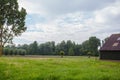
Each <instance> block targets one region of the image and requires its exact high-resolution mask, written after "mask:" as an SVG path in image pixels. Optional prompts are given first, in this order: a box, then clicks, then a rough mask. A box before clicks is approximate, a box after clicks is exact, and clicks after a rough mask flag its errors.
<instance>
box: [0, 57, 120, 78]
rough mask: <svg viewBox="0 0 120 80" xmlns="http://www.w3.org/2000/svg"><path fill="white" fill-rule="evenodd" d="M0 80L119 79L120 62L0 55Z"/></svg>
mask: <svg viewBox="0 0 120 80" xmlns="http://www.w3.org/2000/svg"><path fill="white" fill-rule="evenodd" d="M0 80H120V62H119V61H102V60H98V59H95V58H87V57H64V58H59V57H49V56H48V57H44V58H42V57H37V58H36V57H0Z"/></svg>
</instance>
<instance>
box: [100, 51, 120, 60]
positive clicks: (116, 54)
mask: <svg viewBox="0 0 120 80" xmlns="http://www.w3.org/2000/svg"><path fill="white" fill-rule="evenodd" d="M100 59H110V60H120V51H100Z"/></svg>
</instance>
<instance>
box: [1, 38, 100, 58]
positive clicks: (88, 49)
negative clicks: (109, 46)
mask: <svg viewBox="0 0 120 80" xmlns="http://www.w3.org/2000/svg"><path fill="white" fill-rule="evenodd" d="M100 45H101V43H100V39H98V38H96V37H95V36H93V37H90V38H89V39H88V40H86V41H84V42H83V43H82V44H77V43H75V42H74V41H71V40H67V41H64V40H63V41H61V42H60V43H57V44H56V43H55V41H49V42H45V43H42V44H39V43H38V42H37V41H34V42H33V43H31V44H23V45H20V44H19V45H18V46H15V45H12V46H10V45H7V46H5V47H4V52H3V53H4V55H60V51H63V52H64V55H67V56H80V55H81V56H82V55H91V56H98V55H99V50H98V47H100Z"/></svg>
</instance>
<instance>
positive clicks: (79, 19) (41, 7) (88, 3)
mask: <svg viewBox="0 0 120 80" xmlns="http://www.w3.org/2000/svg"><path fill="white" fill-rule="evenodd" d="M19 3H20V5H21V6H23V7H25V8H26V9H27V11H28V14H29V15H31V14H32V15H34V16H35V18H36V19H37V15H40V16H43V17H45V18H46V19H48V21H47V22H46V23H42V22H39V21H38V22H36V23H33V24H30V25H29V24H28V25H27V26H28V30H27V32H25V33H23V34H22V36H21V37H18V38H15V39H14V42H15V43H17V44H18V43H31V42H33V41H35V40H37V41H38V42H40V43H42V42H46V41H56V42H60V41H62V40H73V41H75V42H77V43H81V42H83V41H85V40H86V39H88V38H89V37H90V36H97V37H99V38H101V39H104V38H105V37H107V36H109V35H111V34H113V33H120V27H119V26H120V1H119V0H84V1H83V0H71V1H68V0H52V1H48V0H44V1H43V0H35V1H33V0H29V1H28V0H19ZM36 14H37V15H36ZM31 20H32V19H31ZM28 21H29V19H28ZM31 22H32V21H31Z"/></svg>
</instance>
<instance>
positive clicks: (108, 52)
mask: <svg viewBox="0 0 120 80" xmlns="http://www.w3.org/2000/svg"><path fill="white" fill-rule="evenodd" d="M100 59H109V60H120V34H113V35H111V36H110V37H109V38H108V40H107V41H106V42H105V44H103V46H102V47H101V48H100Z"/></svg>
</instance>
